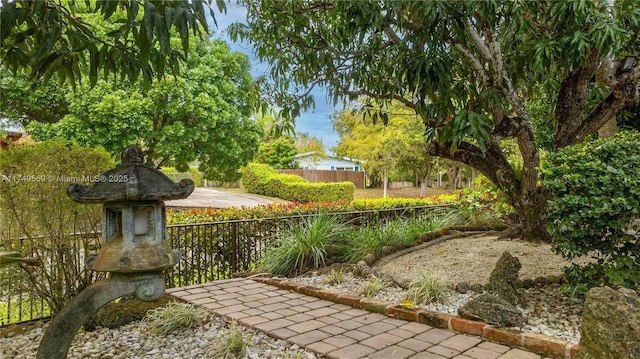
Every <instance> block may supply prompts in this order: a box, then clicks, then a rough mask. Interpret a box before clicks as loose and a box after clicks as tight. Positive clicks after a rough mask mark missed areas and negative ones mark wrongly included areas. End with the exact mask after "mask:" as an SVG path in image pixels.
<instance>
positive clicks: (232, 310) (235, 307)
mask: <svg viewBox="0 0 640 359" xmlns="http://www.w3.org/2000/svg"><path fill="white" fill-rule="evenodd" d="M246 309H249V307H247V306H246V305H244V304H238V305H232V306H230V307H222V308H220V309H216V313H218V314H219V315H222V316H224V315H227V314H231V313H235V312H240V311H243V310H246Z"/></svg>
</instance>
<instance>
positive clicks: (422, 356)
mask: <svg viewBox="0 0 640 359" xmlns="http://www.w3.org/2000/svg"><path fill="white" fill-rule="evenodd" d="M408 359H447V358H446V357H443V356H442V355H438V354H436V353H431V352H422V353H417V354H416V355H414V356H412V357H409V358H408Z"/></svg>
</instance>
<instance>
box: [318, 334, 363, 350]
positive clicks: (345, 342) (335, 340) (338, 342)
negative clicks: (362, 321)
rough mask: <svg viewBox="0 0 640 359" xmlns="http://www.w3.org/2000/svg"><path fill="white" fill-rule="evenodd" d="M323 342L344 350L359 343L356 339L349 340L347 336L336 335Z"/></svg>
mask: <svg viewBox="0 0 640 359" xmlns="http://www.w3.org/2000/svg"><path fill="white" fill-rule="evenodd" d="M322 341H323V342H325V343H328V344H331V345H332V346H334V347H336V348H344V347H348V346H349V345H351V344H355V343H357V341H356V340H355V339H353V338H349V337H348V336H346V335H335V336H331V337H328V338H326V339H323V340H322Z"/></svg>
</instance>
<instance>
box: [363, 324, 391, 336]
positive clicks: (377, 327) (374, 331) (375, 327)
mask: <svg viewBox="0 0 640 359" xmlns="http://www.w3.org/2000/svg"><path fill="white" fill-rule="evenodd" d="M393 328H395V327H394V326H393V325H391V324H387V323H383V322H378V323H372V324H369V325H365V326H364V327H362V328H359V329H358V330H360V331H361V332H365V333H369V334H371V335H378V334H382V333H384V332H386V331H387V330H390V329H393Z"/></svg>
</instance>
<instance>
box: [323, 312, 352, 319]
mask: <svg viewBox="0 0 640 359" xmlns="http://www.w3.org/2000/svg"><path fill="white" fill-rule="evenodd" d="M329 317H330V318H335V319H338V320H351V319H352V318H353V316H352V315H349V314H346V313H345V312H342V313H336V314H331V315H330V316H329Z"/></svg>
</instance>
